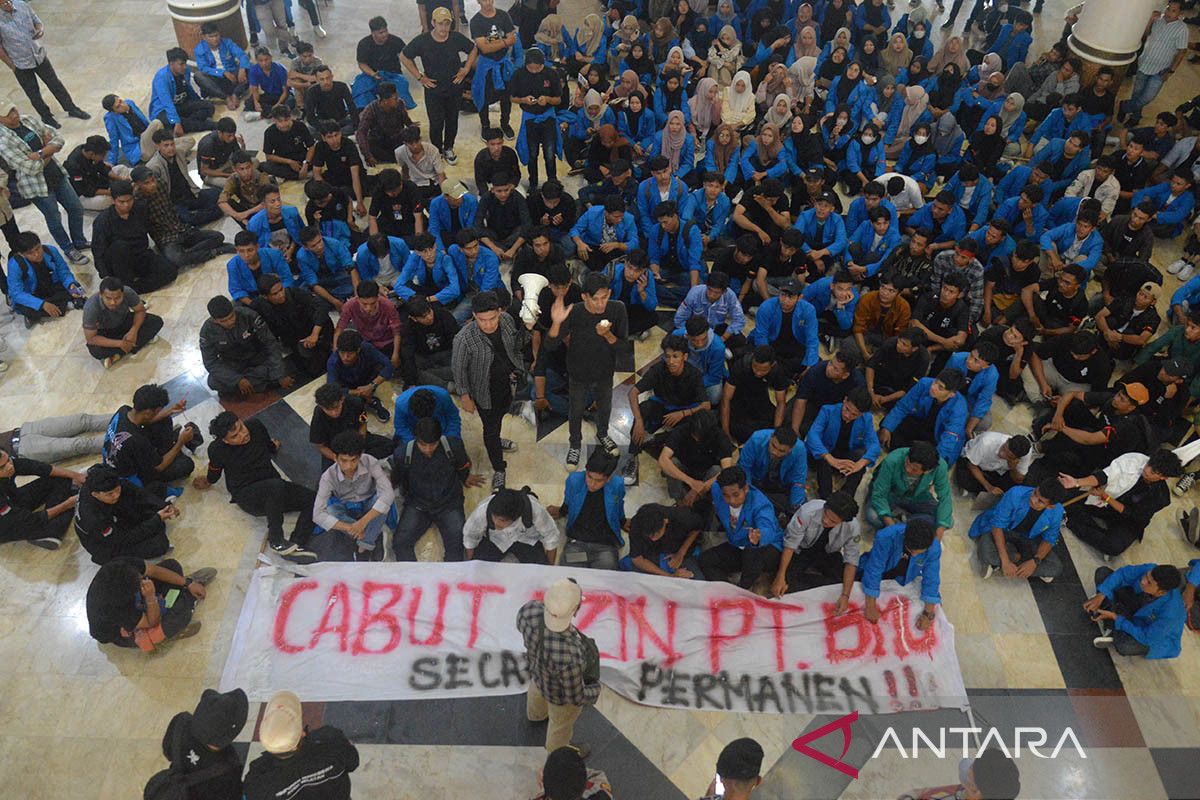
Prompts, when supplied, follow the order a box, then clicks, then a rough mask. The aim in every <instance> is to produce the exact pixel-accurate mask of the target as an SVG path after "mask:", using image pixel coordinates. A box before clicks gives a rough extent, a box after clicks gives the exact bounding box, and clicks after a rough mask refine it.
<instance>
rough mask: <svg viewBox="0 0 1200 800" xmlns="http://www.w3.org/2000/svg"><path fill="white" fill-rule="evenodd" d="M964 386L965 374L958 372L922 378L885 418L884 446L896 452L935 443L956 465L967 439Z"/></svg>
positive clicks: (881, 433) (881, 430)
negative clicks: (900, 448) (918, 443)
mask: <svg viewBox="0 0 1200 800" xmlns="http://www.w3.org/2000/svg"><path fill="white" fill-rule="evenodd" d="M964 383H965V378H964V377H963V374H962V373H961V372H959V371H958V370H954V369H944V370H942V371H941V372H939V373H938V374H937V377H936V378H921V380H919V381H917V385H916V386H914V387H913V388H911V389H909V390H908V392H906V393H905V395H904V397H902V398H900V401H899V402H898V403H896V405H895V406H894V407H893V408H892V410H891V411H889V412H888V413H887V416H885V417H884V418H883V422H881V423H880V425H879V441H880V443H881V444H883V446H884V447H888V448H892V447H901V446H903V445H907V444H912V443H913V442H916V441H926V442H934V443H935V444H936V445H937V450H938V455H940V456H941V457H942V458H943V459H945V460H946V463H947V464H953V463H954V462H955V461H956V460H957V459H958V456H959V454H960V453H962V449H963V445H965V444H966V438H967V437H966V425H967V401H966V398H965V397H963V392H962V388H963V384H964Z"/></svg>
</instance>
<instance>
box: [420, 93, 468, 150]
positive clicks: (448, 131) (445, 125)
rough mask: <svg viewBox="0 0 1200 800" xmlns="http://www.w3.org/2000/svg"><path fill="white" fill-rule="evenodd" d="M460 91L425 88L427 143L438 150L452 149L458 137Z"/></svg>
mask: <svg viewBox="0 0 1200 800" xmlns="http://www.w3.org/2000/svg"><path fill="white" fill-rule="evenodd" d="M461 97H462V91H461V90H458V91H453V92H435V91H430V90H429V89H426V90H425V111H426V113H427V114H429V143H430V144H431V145H433V146H434V147H435V148H437V149H438V150H439V151H444V150H453V149H454V140H455V139H456V138H458V104H459V98H461Z"/></svg>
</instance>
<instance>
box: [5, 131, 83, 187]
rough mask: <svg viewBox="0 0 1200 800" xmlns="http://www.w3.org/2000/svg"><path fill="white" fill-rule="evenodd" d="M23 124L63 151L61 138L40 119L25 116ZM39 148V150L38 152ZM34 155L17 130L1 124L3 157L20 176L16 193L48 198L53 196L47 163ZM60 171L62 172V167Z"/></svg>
mask: <svg viewBox="0 0 1200 800" xmlns="http://www.w3.org/2000/svg"><path fill="white" fill-rule="evenodd" d="M21 124H22V125H24V126H25V127H26V128H28V129H29V130H31V131H33V132H34V133H36V134H37V135H38V136H39V137H41V139H42V141H43V142H45V143H46V144H47V145H50V144H52V145H55V146H57V147H58V148H59V149H62V147H63V144H64V143H65V142H64V140H63V138H62V135H61V134H59V133H58V132H57V131H55V130H53V129H51V128H50V127H49V126H47V125H46V124H44V123H43V122H42V121H41V120H39V119H37V118H35V117H27V116H25V115H24V114H22V115H21ZM43 146H44V145H43ZM40 149H41V148H40V147H39V148H38V150H40ZM33 152H35V151H34V149H33V148H32V147H30V146H29V145H28V144H26V143H25V140H24V139H22V138H21V137H20V136H18V135H17V133H16V131H14V130H12V129H11V128H9V127H8V126H6V125H0V158H3V159H4V160H5V161H6V162H7V163H8V165H9V166H10V167H11V168H12V170H13V172H15V173H16V174H17V190H18V191H20V193H21V196H22V197H26V198H29V199H33V198H35V197H47V196H49V194H50V188H49V187H48V186H46V175H45V172H44V170H45V169H46V164H45V162H43V161H35V160H33V159H31V158H30V157H29V154H30V153H33ZM59 171H60V172H61V171H62V170H61V168H60V170H59ZM63 180H64V181H65V180H67V177H66V173H65V172H63Z"/></svg>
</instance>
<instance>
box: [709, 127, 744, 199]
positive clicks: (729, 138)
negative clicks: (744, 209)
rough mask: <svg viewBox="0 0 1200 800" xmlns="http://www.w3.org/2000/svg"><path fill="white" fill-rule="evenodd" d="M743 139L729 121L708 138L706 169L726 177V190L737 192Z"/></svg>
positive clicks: (727, 191)
mask: <svg viewBox="0 0 1200 800" xmlns="http://www.w3.org/2000/svg"><path fill="white" fill-rule="evenodd" d="M741 141H742V140H741V139H739V138H738V135H737V131H735V130H734V129H733V126H732V125H730V124H729V123H722V124H721V125H720V126H718V127H717V131H716V133H714V134H713V135H712V136H710V137H709V139H708V144H707V145H706V146H705V154H704V171H705V172H716V173H719V174H720V175H722V176H724V178H725V191H726V193H727V194H728V193H730V192H731V191H732V192H733V193H734V194H736V193H737V189H736V188H735V187H736V185H737V182H738V174H739V171H740V169H741V159H742V155H741V150H742V147H741Z"/></svg>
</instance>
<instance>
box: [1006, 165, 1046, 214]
mask: <svg viewBox="0 0 1200 800" xmlns="http://www.w3.org/2000/svg"><path fill="white" fill-rule="evenodd" d="M1031 172H1033V168H1032V167H1029V166H1027V165H1025V164H1022V165H1020V166H1017V167H1013V168H1012V169H1010V170H1009V171H1008V173H1007V174H1006V175H1005V176H1004V177H1003V178H1001V179H1000V182H999V183H997V184H996V202H997V203H1003V202H1004V201H1006V200H1010V199H1012V198H1014V197H1019V196H1020V195H1021V190H1022V189H1024V188H1025V186H1026V184H1028V183H1029V174H1030V173H1031ZM1042 191H1043V192H1045V191H1046V190H1045V188H1043V189H1042ZM1049 199H1050V198H1049V197H1046V196H1044V197H1043V198H1042V205H1044V206H1046V207H1047V208H1049V206H1050V204H1049Z"/></svg>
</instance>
